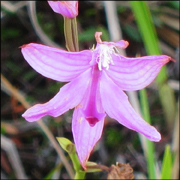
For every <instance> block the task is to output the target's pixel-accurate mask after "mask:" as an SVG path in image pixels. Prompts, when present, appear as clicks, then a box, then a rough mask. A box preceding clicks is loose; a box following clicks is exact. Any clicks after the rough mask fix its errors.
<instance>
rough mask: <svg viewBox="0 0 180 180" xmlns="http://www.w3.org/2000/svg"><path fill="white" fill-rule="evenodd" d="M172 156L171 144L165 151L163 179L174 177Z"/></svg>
mask: <svg viewBox="0 0 180 180" xmlns="http://www.w3.org/2000/svg"><path fill="white" fill-rule="evenodd" d="M171 176H172V156H171V151H170V145H169V144H168V145H166V148H165V153H164V157H163V163H162V170H161V179H171V178H172V177H171Z"/></svg>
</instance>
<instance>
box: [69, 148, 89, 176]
mask: <svg viewBox="0 0 180 180" xmlns="http://www.w3.org/2000/svg"><path fill="white" fill-rule="evenodd" d="M72 148H73V149H74V150H72V152H69V156H70V158H71V160H72V163H73V167H74V170H75V176H74V179H84V178H85V175H86V172H85V171H83V170H82V167H81V164H80V162H79V159H78V156H77V154H76V151H75V146H74V145H73V147H72Z"/></svg>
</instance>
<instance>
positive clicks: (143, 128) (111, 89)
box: [100, 72, 161, 141]
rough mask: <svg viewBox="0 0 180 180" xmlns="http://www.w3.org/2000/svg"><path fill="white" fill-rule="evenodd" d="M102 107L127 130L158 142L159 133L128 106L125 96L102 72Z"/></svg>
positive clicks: (159, 138)
mask: <svg viewBox="0 0 180 180" xmlns="http://www.w3.org/2000/svg"><path fill="white" fill-rule="evenodd" d="M100 93H101V99H102V105H103V107H104V109H105V111H106V113H107V114H108V115H109V116H110V117H111V118H114V119H116V120H117V121H118V122H119V123H120V124H122V125H124V126H126V127H127V128H129V129H132V130H134V131H137V132H140V133H142V134H143V135H145V136H146V137H147V138H148V139H149V140H151V141H160V140H161V135H160V134H159V132H158V131H157V130H156V129H155V128H154V127H153V126H151V125H149V124H148V123H147V122H146V121H144V120H143V119H142V118H141V117H140V116H139V115H138V114H137V113H136V112H135V111H134V109H133V108H132V106H131V105H130V103H129V101H128V98H127V96H126V94H125V93H124V92H123V91H122V90H121V89H120V88H119V87H118V86H117V85H116V84H115V83H114V82H113V81H112V80H111V79H110V78H109V77H108V75H106V73H105V72H102V77H101V81H100Z"/></svg>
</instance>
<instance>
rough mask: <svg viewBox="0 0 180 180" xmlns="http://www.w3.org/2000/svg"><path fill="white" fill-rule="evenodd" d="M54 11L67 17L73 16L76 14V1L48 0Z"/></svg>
mask: <svg viewBox="0 0 180 180" xmlns="http://www.w3.org/2000/svg"><path fill="white" fill-rule="evenodd" d="M48 4H49V5H50V6H51V8H52V9H53V11H54V12H56V13H59V14H61V15H63V16H64V17H67V18H75V17H76V16H77V15H78V1H48Z"/></svg>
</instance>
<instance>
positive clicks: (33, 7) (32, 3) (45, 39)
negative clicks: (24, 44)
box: [28, 1, 60, 48]
mask: <svg viewBox="0 0 180 180" xmlns="http://www.w3.org/2000/svg"><path fill="white" fill-rule="evenodd" d="M35 3H36V2H35V1H29V2H28V14H29V17H30V20H31V23H32V25H33V28H34V30H35V32H36V34H37V35H38V37H39V38H40V39H41V41H42V42H43V43H44V44H46V45H48V46H52V47H56V48H60V46H59V45H58V44H56V43H55V42H53V41H52V40H51V39H49V37H48V36H47V35H46V34H45V33H44V31H43V30H42V29H41V27H40V25H39V23H38V20H37V14H36V4H35Z"/></svg>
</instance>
